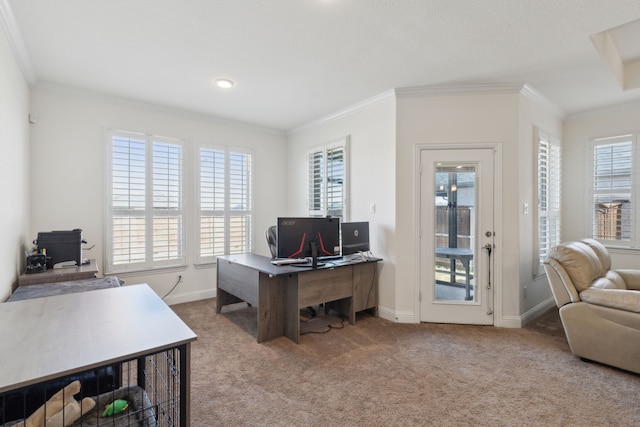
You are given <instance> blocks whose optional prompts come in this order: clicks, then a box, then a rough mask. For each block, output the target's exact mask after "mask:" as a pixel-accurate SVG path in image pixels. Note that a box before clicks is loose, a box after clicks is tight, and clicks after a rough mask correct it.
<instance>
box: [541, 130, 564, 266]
mask: <svg viewBox="0 0 640 427" xmlns="http://www.w3.org/2000/svg"><path fill="white" fill-rule="evenodd" d="M560 160H561V159H560V144H559V142H558V141H553V140H551V138H550V137H549V135H548V134H546V133H542V132H540V134H539V139H538V259H537V264H538V271H540V266H541V265H542V262H543V261H544V259H545V258H546V257H547V254H548V253H549V250H551V248H553V247H554V246H556V245H557V244H559V243H560V176H561V169H560Z"/></svg>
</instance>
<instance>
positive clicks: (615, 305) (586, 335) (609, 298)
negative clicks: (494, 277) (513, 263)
mask: <svg viewBox="0 0 640 427" xmlns="http://www.w3.org/2000/svg"><path fill="white" fill-rule="evenodd" d="M544 269H545V271H546V273H547V278H548V279H549V284H550V285H551V290H552V292H553V297H554V298H555V301H556V304H557V306H558V307H560V319H561V320H562V325H563V327H564V331H565V334H566V335H567V340H568V341H569V347H571V351H572V352H573V354H575V355H576V356H578V357H580V358H583V359H588V360H593V361H596V362H600V363H604V364H607V365H610V366H615V367H617V368H621V369H625V370H628V371H632V372H635V373H640V269H639V270H611V257H610V256H609V253H608V251H607V249H606V248H605V247H604V246H603V245H602V244H601V243H599V242H598V241H596V240H593V239H584V240H581V241H575V242H568V243H563V244H560V245H558V246H556V247H555V248H553V249H552V250H551V251H550V253H549V255H548V257H547V259H546V260H545V261H544Z"/></svg>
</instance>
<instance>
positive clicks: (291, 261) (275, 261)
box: [271, 258, 307, 265]
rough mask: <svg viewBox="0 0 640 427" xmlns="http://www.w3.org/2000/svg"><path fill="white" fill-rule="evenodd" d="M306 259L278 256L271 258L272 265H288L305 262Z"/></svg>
mask: <svg viewBox="0 0 640 427" xmlns="http://www.w3.org/2000/svg"><path fill="white" fill-rule="evenodd" d="M306 263H307V260H306V259H304V258H280V259H273V260H271V264H273V265H289V264H306Z"/></svg>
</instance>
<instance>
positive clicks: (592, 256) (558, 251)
mask: <svg viewBox="0 0 640 427" xmlns="http://www.w3.org/2000/svg"><path fill="white" fill-rule="evenodd" d="M549 257H551V258H554V259H556V260H557V261H558V262H559V263H560V264H561V265H562V267H563V268H564V269H565V271H566V272H567V274H568V275H569V277H570V278H571V281H572V282H573V285H574V286H575V288H576V290H577V291H578V292H582V291H584V290H585V289H587V288H588V287H589V286H591V283H592V282H593V281H594V280H595V279H597V278H598V277H600V276H601V275H602V272H603V268H602V264H601V263H600V258H598V255H597V254H596V253H595V251H594V250H593V249H592V248H591V247H590V246H589V245H587V244H586V243H583V242H568V243H562V244H560V245H557V246H555V247H554V248H553V249H551V251H549Z"/></svg>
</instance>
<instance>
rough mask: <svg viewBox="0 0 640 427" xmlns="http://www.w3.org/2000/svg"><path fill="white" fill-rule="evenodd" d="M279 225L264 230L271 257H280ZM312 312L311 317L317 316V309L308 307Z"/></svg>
mask: <svg viewBox="0 0 640 427" xmlns="http://www.w3.org/2000/svg"><path fill="white" fill-rule="evenodd" d="M276 230H277V227H276V226H275V225H272V226H271V227H269V228H267V229H266V230H265V232H264V237H265V238H266V239H267V245H269V251H270V252H271V259H276V258H277V257H278V235H277V234H276ZM307 309H308V310H309V311H310V312H311V317H316V314H317V313H316V309H315V308H313V307H307Z"/></svg>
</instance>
